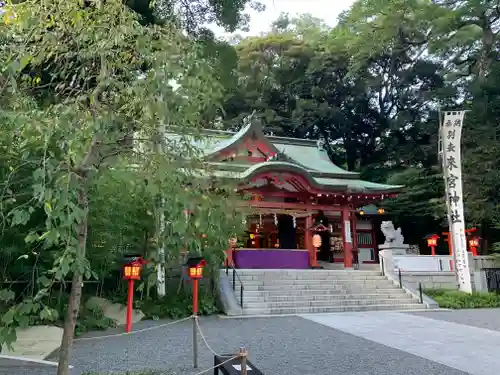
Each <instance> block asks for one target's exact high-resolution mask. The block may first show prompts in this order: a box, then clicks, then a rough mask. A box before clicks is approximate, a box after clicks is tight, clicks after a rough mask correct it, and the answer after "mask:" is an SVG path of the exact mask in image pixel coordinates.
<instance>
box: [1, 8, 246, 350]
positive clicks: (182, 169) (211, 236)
mask: <svg viewBox="0 0 500 375" xmlns="http://www.w3.org/2000/svg"><path fill="white" fill-rule="evenodd" d="M225 5H226V6H225V7H224V8H219V7H217V6H216V4H215V3H211V6H213V7H214V8H213V9H212V10H213V11H214V12H215V13H216V15H217V17H221V18H223V19H224V22H225V23H227V24H229V23H231V22H232V23H238V22H239V18H238V17H239V11H238V10H240V9H241V7H242V6H244V2H243V3H241V2H239V3H238V4H233V5H234V6H236V5H237V6H236V8H235V7H234V6H233V8H230V6H229V5H228V4H225ZM110 20H112V21H110ZM170 21H172V20H170ZM170 21H169V20H168V17H166V21H165V22H162V24H161V25H151V24H147V23H146V24H145V23H144V22H140V20H139V17H138V13H137V12H134V11H131V10H130V8H129V7H124V6H123V3H122V1H121V0H111V1H106V2H102V1H98V0H97V1H90V2H84V1H80V0H69V1H62V0H61V1H59V0H57V1H31V0H28V1H24V2H21V3H18V4H11V3H9V4H8V5H7V7H6V12H5V13H4V15H3V20H2V22H0V34H1V35H2V54H1V56H0V66H2V70H1V75H0V102H1V104H2V105H1V106H0V108H1V109H0V122H1V123H2V131H1V134H0V148H1V149H2V151H5V152H2V163H1V164H0V173H1V175H2V184H3V186H2V189H1V191H2V196H1V197H0V198H1V201H0V203H1V205H0V214H1V215H0V223H1V229H2V235H5V236H4V237H2V240H4V239H5V241H6V242H5V244H6V245H7V246H2V251H3V249H6V251H5V253H6V255H8V256H6V257H3V256H2V257H1V259H2V262H4V263H3V264H2V265H3V267H2V272H3V275H2V276H4V277H5V278H6V279H7V280H9V279H11V280H12V279H14V280H15V279H16V278H17V277H21V278H22V279H23V280H26V281H27V284H28V285H29V290H28V293H26V291H23V292H22V293H20V295H19V296H18V298H17V299H16V300H14V301H12V303H8V304H6V305H5V309H6V311H5V312H4V314H3V316H2V322H3V323H2V331H0V340H1V342H10V341H12V340H13V339H15V335H14V332H15V329H16V328H18V327H23V326H25V325H27V324H30V323H36V322H39V321H41V320H44V319H45V320H47V319H49V318H50V319H54V320H56V318H55V317H54V316H53V315H54V314H53V313H52V310H47V309H48V307H47V306H51V305H50V302H51V297H50V296H51V294H52V292H53V291H54V290H53V289H54V288H53V286H54V285H55V283H56V282H63V281H67V280H68V279H71V280H72V290H71V294H70V297H69V300H68V304H69V305H72V306H74V308H67V309H66V310H68V315H67V318H66V320H67V321H69V322H72V323H73V324H74V323H75V321H76V317H77V314H76V312H78V306H80V295H81V293H80V289H81V285H82V280H83V279H84V278H85V279H90V278H94V279H96V278H100V279H101V280H102V283H104V280H105V276H106V275H109V273H110V272H112V271H117V270H118V269H119V265H120V261H121V257H122V255H123V253H125V252H140V253H142V254H143V255H144V256H146V257H147V258H148V261H149V266H148V267H150V268H154V267H155V266H156V265H157V264H158V263H159V262H162V263H177V264H179V262H180V261H181V258H182V256H181V250H183V249H185V250H188V251H189V252H191V253H196V254H203V255H204V256H205V257H206V258H207V259H208V261H209V264H210V265H211V266H212V267H213V266H215V265H218V264H220V261H221V260H222V258H223V253H222V249H224V248H225V247H226V246H227V238H229V237H230V236H233V235H235V234H236V233H238V232H239V231H240V230H241V226H242V225H241V222H242V221H241V220H238V217H239V214H237V213H236V212H235V211H234V207H235V205H234V204H232V202H233V195H234V194H233V193H232V192H233V190H234V188H232V187H231V186H225V185H223V184H220V186H215V185H214V184H213V183H212V182H211V181H210V180H209V179H208V178H206V177H205V176H208V172H207V171H206V170H205V166H204V165H203V163H202V160H201V155H200V154H199V152H198V150H197V149H196V147H194V145H195V143H196V142H199V141H200V139H201V135H200V126H201V124H202V123H203V121H204V120H205V117H204V116H205V115H206V114H207V113H212V112H213V111H214V108H217V103H218V102H219V101H220V99H221V98H222V88H221V87H220V85H219V83H218V79H219V78H220V77H218V76H217V73H216V72H217V69H214V66H213V65H212V63H213V60H212V59H207V58H206V50H204V46H203V45H202V44H201V43H200V42H199V40H193V39H191V38H189V37H186V35H185V34H184V33H183V30H182V29H180V28H179V27H178V25H177V24H176V23H173V22H170ZM165 124H168V126H167V125H165ZM221 198H223V199H221ZM186 210H188V211H189V212H191V213H192V215H190V216H188V217H186V215H185V211H186ZM163 219H164V220H163ZM162 221H164V224H165V225H162ZM160 247H163V248H165V252H166V257H165V258H166V259H165V260H164V259H162V258H161V257H158V256H157V254H156V251H155V250H156V249H157V248H160ZM11 265H15V267H14V268H10V266H11ZM149 286H152V285H149ZM4 297H5V296H4ZM5 298H10V297H9V296H6V297H5ZM32 318H33V319H34V321H32V320H31V319H32ZM108 323H109V322H104V321H103V320H102V317H99V316H96V314H95V312H94V313H88V314H87V312H83V315H82V318H81V319H80V322H79V323H78V328H77V329H78V330H85V329H88V328H90V327H94V328H95V327H104V326H107V325H108ZM71 326H72V325H71V324H69V325H66V326H65V329H70V328H71ZM68 327H69V328H68ZM65 337H70V338H71V335H70V336H67V335H66V336H65ZM64 345H66V346H68V345H69V343H68V342H66V343H63V346H64ZM61 353H64V351H63V350H61Z"/></svg>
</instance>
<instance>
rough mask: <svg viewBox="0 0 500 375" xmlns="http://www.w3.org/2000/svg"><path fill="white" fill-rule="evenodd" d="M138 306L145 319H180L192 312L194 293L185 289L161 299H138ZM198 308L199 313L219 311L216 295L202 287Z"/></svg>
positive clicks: (206, 313) (208, 313)
mask: <svg viewBox="0 0 500 375" xmlns="http://www.w3.org/2000/svg"><path fill="white" fill-rule="evenodd" d="M137 308H139V309H140V310H141V311H142V312H143V313H144V314H145V319H152V320H158V319H165V318H172V319H180V318H184V317H187V316H190V315H191V314H192V311H193V296H192V293H190V292H185V291H182V292H180V293H175V292H174V293H168V294H167V296H165V297H163V298H160V299H156V300H145V301H138V302H137ZM198 309H199V315H212V314H215V313H217V312H219V309H218V308H217V306H216V300H215V296H214V295H213V294H212V293H211V292H210V291H204V290H203V289H200V295H199V302H198Z"/></svg>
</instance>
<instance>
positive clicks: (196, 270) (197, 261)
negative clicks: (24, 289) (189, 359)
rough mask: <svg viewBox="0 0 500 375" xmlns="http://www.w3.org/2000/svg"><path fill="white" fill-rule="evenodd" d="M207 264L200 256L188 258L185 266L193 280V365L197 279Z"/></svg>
mask: <svg viewBox="0 0 500 375" xmlns="http://www.w3.org/2000/svg"><path fill="white" fill-rule="evenodd" d="M206 264H207V262H206V261H205V259H203V258H201V257H194V258H189V259H188V260H187V263H186V266H187V267H188V276H189V278H190V279H191V280H192V281H193V367H194V368H197V367H198V338H197V335H196V329H197V327H196V326H197V320H196V319H197V318H198V280H200V279H202V278H203V267H204V266H205V265H206Z"/></svg>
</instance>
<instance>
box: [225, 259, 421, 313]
mask: <svg viewBox="0 0 500 375" xmlns="http://www.w3.org/2000/svg"><path fill="white" fill-rule="evenodd" d="M237 272H238V275H239V278H240V279H241V281H242V283H243V285H244V292H243V314H244V315H262V314H306V313H329V312H345V311H372V310H423V309H425V305H423V304H421V303H420V301H418V300H417V299H415V298H414V297H413V296H412V295H410V294H407V293H406V292H405V291H404V290H403V289H400V288H399V287H398V286H396V285H394V284H393V283H392V282H391V281H389V280H387V278H386V277H385V276H382V275H381V273H380V272H379V271H358V270H356V271H354V270H244V269H239V270H237ZM235 293H236V297H237V299H238V301H239V300H240V291H239V289H238V288H237V289H236V291H235Z"/></svg>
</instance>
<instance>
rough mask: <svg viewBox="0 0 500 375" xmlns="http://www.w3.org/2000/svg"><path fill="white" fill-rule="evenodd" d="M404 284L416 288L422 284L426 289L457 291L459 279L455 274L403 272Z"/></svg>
mask: <svg viewBox="0 0 500 375" xmlns="http://www.w3.org/2000/svg"><path fill="white" fill-rule="evenodd" d="M401 278H402V280H403V283H405V284H406V283H408V284H410V285H411V286H413V287H414V288H418V284H419V283H422V288H424V289H457V279H456V277H455V274H454V273H453V272H401Z"/></svg>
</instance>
